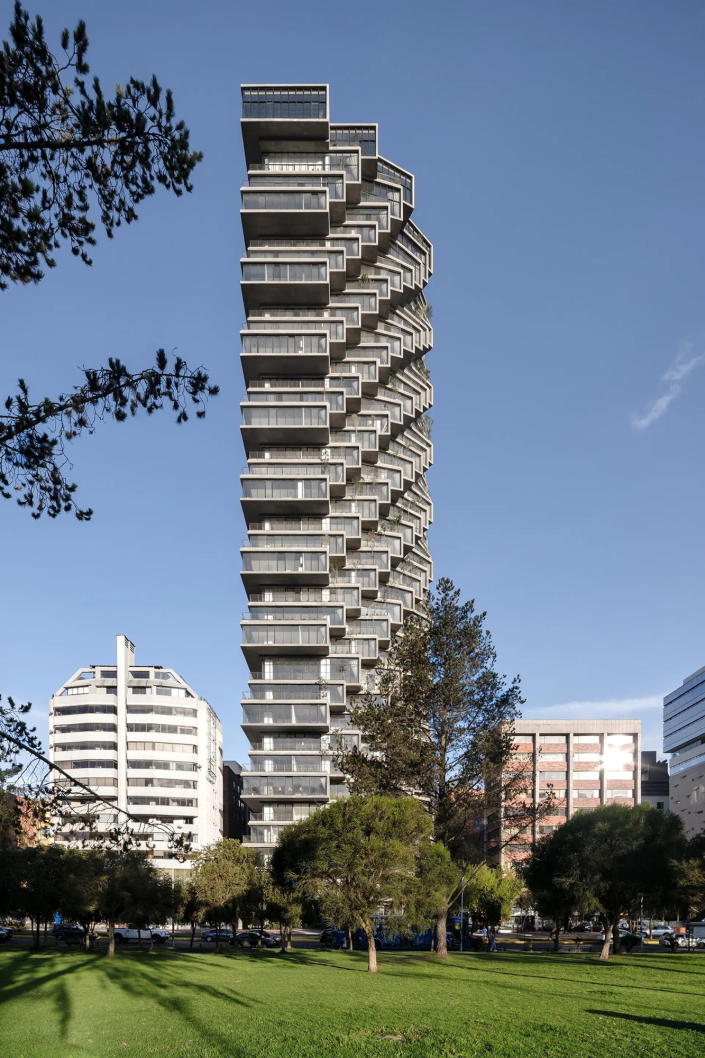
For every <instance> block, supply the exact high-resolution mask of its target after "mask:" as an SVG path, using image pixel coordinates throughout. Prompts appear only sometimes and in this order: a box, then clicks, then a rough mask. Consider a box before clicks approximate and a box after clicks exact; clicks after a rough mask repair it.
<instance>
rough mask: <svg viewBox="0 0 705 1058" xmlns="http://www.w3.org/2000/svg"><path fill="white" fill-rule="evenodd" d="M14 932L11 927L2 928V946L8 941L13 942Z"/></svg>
mask: <svg viewBox="0 0 705 1058" xmlns="http://www.w3.org/2000/svg"><path fill="white" fill-rule="evenodd" d="M12 936H13V931H12V930H11V929H10V927H9V926H0V944H4V943H5V942H6V941H8V940H12Z"/></svg>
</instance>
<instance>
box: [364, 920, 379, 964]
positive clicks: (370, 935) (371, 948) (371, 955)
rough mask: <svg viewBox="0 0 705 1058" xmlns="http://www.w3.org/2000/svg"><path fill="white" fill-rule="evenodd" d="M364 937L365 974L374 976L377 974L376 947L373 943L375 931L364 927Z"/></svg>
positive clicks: (369, 927)
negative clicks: (365, 943)
mask: <svg viewBox="0 0 705 1058" xmlns="http://www.w3.org/2000/svg"><path fill="white" fill-rule="evenodd" d="M365 936H366V937H367V972H368V973H371V974H376V973H379V970H378V967H377V945H376V943H375V931H374V930H373V929H372V927H371V926H365Z"/></svg>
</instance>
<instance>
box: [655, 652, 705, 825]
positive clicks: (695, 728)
mask: <svg viewBox="0 0 705 1058" xmlns="http://www.w3.org/2000/svg"><path fill="white" fill-rule="evenodd" d="M663 748H664V750H665V751H666V753H668V754H670V772H671V776H670V778H671V782H670V808H671V811H672V812H674V813H675V814H676V815H678V816H680V818H681V820H682V822H683V826H684V828H685V832H686V834H687V836H688V837H693V836H694V835H695V834H700V833H702V832H703V830H705V668H702V669H698V671H697V672H694V673H693V674H692V676H687V677H686V678H685V679H684V680H683V683H682V684H681V686H680V687H679V688H678V689H677V690H675V691H672V692H671V693H670V694H667V695H666V697H665V698H664V700H663Z"/></svg>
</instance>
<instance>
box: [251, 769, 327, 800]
mask: <svg viewBox="0 0 705 1058" xmlns="http://www.w3.org/2000/svg"><path fill="white" fill-rule="evenodd" d="M327 794H328V779H327V777H326V776H316V775H311V776H305V775H302V776H294V775H248V774H247V772H245V774H244V775H243V782H242V795H243V797H326V796H327Z"/></svg>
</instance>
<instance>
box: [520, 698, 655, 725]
mask: <svg viewBox="0 0 705 1058" xmlns="http://www.w3.org/2000/svg"><path fill="white" fill-rule="evenodd" d="M662 706H663V695H658V694H650V695H648V696H646V697H644V698H606V699H603V700H602V701H589V700H585V701H578V700H576V701H572V702H562V703H560V704H559V705H548V706H545V705H544V706H536V707H534V708H530V709H525V710H524V714H523V715H524V716H527V715H533V716H535V717H541V718H543V717H545V718H546V719H549V718H550V717H552V716H571V717H576V718H577V717H585V719H588V720H589V719H592V718H593V717H595V718H596V719H600V720H602V719H603V718H605V717H615V716H617V717H627V716H631V715H632V714H633V713H643V712H645V711H646V710H648V709H657V708H658V709H660V708H662Z"/></svg>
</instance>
